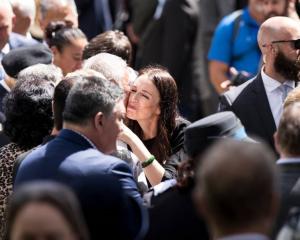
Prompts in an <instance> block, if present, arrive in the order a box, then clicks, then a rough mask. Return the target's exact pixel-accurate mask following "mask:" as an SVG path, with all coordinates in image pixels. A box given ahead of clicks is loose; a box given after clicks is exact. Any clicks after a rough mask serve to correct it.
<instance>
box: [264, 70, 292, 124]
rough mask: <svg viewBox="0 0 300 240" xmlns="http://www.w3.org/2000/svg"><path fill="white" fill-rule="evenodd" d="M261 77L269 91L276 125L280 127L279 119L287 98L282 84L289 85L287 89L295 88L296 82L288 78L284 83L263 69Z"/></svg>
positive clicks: (269, 99)
mask: <svg viewBox="0 0 300 240" xmlns="http://www.w3.org/2000/svg"><path fill="white" fill-rule="evenodd" d="M261 77H262V80H263V84H264V87H265V90H266V93H267V97H268V101H269V105H270V108H271V111H272V115H273V119H274V121H275V124H276V127H278V124H279V120H280V117H281V114H282V111H283V102H284V100H285V97H286V94H285V93H284V92H283V89H282V85H285V87H287V89H288V90H287V91H288V92H289V91H290V90H292V89H294V88H295V82H294V81H290V80H287V81H285V82H284V83H283V84H281V83H280V82H278V81H277V80H275V79H273V78H271V77H269V76H268V75H267V74H265V73H264V71H263V69H262V70H261Z"/></svg>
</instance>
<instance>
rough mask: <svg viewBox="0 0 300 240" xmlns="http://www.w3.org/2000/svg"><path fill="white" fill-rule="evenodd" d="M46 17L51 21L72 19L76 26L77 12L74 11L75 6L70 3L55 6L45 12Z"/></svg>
mask: <svg viewBox="0 0 300 240" xmlns="http://www.w3.org/2000/svg"><path fill="white" fill-rule="evenodd" d="M45 19H47V21H48V22H50V21H63V20H64V21H70V22H72V23H73V26H74V27H77V26H76V24H77V23H76V19H77V14H76V13H75V12H74V10H73V8H72V7H71V6H69V5H66V6H63V7H61V6H60V7H59V6H57V7H53V8H51V9H49V10H48V11H47V13H46V14H45Z"/></svg>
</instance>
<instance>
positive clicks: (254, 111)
mask: <svg viewBox="0 0 300 240" xmlns="http://www.w3.org/2000/svg"><path fill="white" fill-rule="evenodd" d="M219 110H220V111H232V112H234V113H235V114H236V116H237V117H238V118H239V119H240V120H241V122H242V124H243V125H244V127H245V129H246V132H247V134H249V135H250V136H251V135H254V136H258V137H259V138H261V139H262V140H264V141H265V142H267V143H268V144H269V145H270V146H271V147H272V148H273V149H274V150H275V147H274V139H273V134H274V133H275V131H276V125H275V121H274V118H273V115H272V111H271V108H270V104H269V101H268V98H267V94H266V90H265V87H264V84H263V81H262V78H261V74H258V75H257V76H256V77H255V78H253V79H252V80H249V81H248V82H246V83H244V84H242V85H240V86H239V87H237V88H234V89H232V90H230V91H228V92H226V93H224V94H223V95H222V96H221V97H220V106H219Z"/></svg>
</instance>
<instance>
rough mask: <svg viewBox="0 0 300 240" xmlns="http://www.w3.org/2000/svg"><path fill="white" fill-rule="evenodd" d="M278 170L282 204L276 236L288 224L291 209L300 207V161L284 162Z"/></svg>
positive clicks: (276, 225)
mask: <svg viewBox="0 0 300 240" xmlns="http://www.w3.org/2000/svg"><path fill="white" fill-rule="evenodd" d="M278 169H279V173H280V190H281V203H280V210H279V214H278V217H277V221H276V224H275V229H274V233H273V234H274V235H276V234H277V232H278V231H279V230H280V228H281V227H282V225H283V224H284V223H285V222H286V220H287V216H288V213H289V211H290V209H291V208H292V207H295V206H297V207H300V201H299V200H300V191H299V189H300V188H299V186H300V185H299V184H297V182H299V181H298V180H299V179H300V159H299V162H293V163H292V162H286V163H285V162H283V163H281V164H278ZM299 183H300V182H299ZM297 185H298V186H297ZM295 200H296V201H295Z"/></svg>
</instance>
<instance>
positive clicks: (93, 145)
mask: <svg viewBox="0 0 300 240" xmlns="http://www.w3.org/2000/svg"><path fill="white" fill-rule="evenodd" d="M68 130H69V131H72V132H74V133H77V134H78V135H80V136H81V137H83V138H84V139H85V140H86V141H87V142H88V143H89V144H90V145H91V146H92V148H94V149H97V150H98V148H97V147H96V145H95V144H94V143H93V142H92V141H91V140H90V139H88V138H87V137H86V136H84V135H83V134H82V133H80V132H77V131H75V130H71V129H69V128H68Z"/></svg>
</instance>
